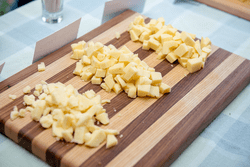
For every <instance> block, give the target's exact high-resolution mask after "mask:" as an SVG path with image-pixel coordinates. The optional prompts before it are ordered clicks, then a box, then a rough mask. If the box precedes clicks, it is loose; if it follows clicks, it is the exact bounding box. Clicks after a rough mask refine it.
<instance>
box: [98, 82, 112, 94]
mask: <svg viewBox="0 0 250 167" xmlns="http://www.w3.org/2000/svg"><path fill="white" fill-rule="evenodd" d="M100 86H101V87H102V88H103V89H104V90H105V91H106V92H111V89H110V88H109V87H108V86H107V84H106V83H102V84H101V85H100Z"/></svg>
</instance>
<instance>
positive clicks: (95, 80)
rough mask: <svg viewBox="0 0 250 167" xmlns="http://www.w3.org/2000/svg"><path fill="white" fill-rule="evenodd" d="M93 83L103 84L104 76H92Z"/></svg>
mask: <svg viewBox="0 0 250 167" xmlns="http://www.w3.org/2000/svg"><path fill="white" fill-rule="evenodd" d="M91 83H92V84H98V85H99V84H101V83H102V78H98V77H96V76H93V77H92V78H91Z"/></svg>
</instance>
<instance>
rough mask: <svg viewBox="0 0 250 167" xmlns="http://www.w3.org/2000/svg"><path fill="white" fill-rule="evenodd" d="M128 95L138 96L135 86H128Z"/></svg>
mask: <svg viewBox="0 0 250 167" xmlns="http://www.w3.org/2000/svg"><path fill="white" fill-rule="evenodd" d="M128 97H131V98H136V87H135V86H130V87H129V88H128Z"/></svg>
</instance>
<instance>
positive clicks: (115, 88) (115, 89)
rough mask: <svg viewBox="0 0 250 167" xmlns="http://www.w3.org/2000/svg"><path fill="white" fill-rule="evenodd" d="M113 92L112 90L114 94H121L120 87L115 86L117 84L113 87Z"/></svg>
mask: <svg viewBox="0 0 250 167" xmlns="http://www.w3.org/2000/svg"><path fill="white" fill-rule="evenodd" d="M113 90H114V92H115V93H116V94H119V93H121V92H122V88H121V86H120V85H119V84H117V83H116V84H115V85H114V87H113Z"/></svg>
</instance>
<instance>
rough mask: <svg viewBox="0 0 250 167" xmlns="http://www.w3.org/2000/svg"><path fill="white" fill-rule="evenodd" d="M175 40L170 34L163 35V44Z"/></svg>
mask: <svg viewBox="0 0 250 167" xmlns="http://www.w3.org/2000/svg"><path fill="white" fill-rule="evenodd" d="M171 40H173V36H172V35H169V34H161V43H162V44H163V43H164V42H166V41H171Z"/></svg>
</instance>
